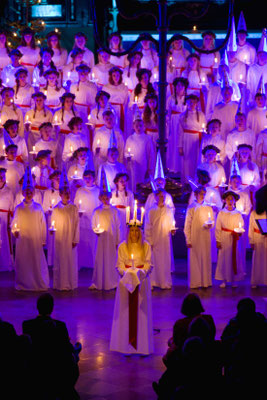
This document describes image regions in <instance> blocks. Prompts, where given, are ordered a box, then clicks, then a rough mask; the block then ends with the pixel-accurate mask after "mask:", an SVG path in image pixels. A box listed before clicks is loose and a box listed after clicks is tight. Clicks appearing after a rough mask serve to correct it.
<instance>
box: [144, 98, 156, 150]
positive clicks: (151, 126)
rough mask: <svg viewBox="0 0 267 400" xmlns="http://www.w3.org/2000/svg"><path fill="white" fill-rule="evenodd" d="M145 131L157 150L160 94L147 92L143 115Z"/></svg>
mask: <svg viewBox="0 0 267 400" xmlns="http://www.w3.org/2000/svg"><path fill="white" fill-rule="evenodd" d="M142 118H143V121H144V124H145V132H146V134H147V135H148V136H150V137H151V139H152V142H153V144H154V149H155V151H156V149H157V146H158V143H157V140H158V138H159V130H158V96H157V95H156V94H153V93H151V94H147V95H146V97H145V108H144V111H143V115H142Z"/></svg>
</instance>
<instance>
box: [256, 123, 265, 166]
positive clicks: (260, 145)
mask: <svg viewBox="0 0 267 400" xmlns="http://www.w3.org/2000/svg"><path fill="white" fill-rule="evenodd" d="M256 160H257V165H258V167H259V169H260V170H261V171H264V170H265V169H266V170H267V129H265V130H264V131H263V132H261V133H260V134H259V136H258V139H257V143H256Z"/></svg>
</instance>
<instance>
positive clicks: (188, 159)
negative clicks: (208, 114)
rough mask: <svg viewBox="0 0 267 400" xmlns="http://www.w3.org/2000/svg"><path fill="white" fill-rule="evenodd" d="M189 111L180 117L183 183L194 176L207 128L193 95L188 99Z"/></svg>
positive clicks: (195, 97)
mask: <svg viewBox="0 0 267 400" xmlns="http://www.w3.org/2000/svg"><path fill="white" fill-rule="evenodd" d="M186 104H187V110H186V111H185V112H184V113H182V114H181V115H180V118H179V125H178V148H179V155H180V156H181V157H182V170H181V178H182V181H184V180H185V178H186V177H188V176H191V177H192V176H194V174H195V171H196V168H197V163H198V158H199V149H200V144H201V137H202V132H203V129H204V128H203V127H205V126H206V118H205V114H204V113H203V112H202V111H199V110H197V104H198V97H197V96H196V95H193V94H191V95H190V96H187V98H186Z"/></svg>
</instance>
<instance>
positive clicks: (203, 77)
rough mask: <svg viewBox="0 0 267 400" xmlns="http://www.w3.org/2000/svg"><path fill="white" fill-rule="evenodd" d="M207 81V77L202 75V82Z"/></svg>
mask: <svg viewBox="0 0 267 400" xmlns="http://www.w3.org/2000/svg"><path fill="white" fill-rule="evenodd" d="M205 82H206V78H205V76H202V84H203V85H204V84H205Z"/></svg>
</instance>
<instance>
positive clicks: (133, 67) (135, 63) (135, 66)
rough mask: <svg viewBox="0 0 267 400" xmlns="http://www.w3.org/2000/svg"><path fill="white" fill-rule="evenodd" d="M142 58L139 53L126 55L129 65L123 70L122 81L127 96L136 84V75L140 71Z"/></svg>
mask: <svg viewBox="0 0 267 400" xmlns="http://www.w3.org/2000/svg"><path fill="white" fill-rule="evenodd" d="M142 57H143V54H142V53H141V52H140V51H133V52H131V53H129V54H128V60H129V65H128V66H127V67H125V68H124V70H123V74H122V79H123V82H124V84H125V85H126V86H127V88H128V92H129V94H131V93H132V92H133V90H134V88H135V87H136V85H137V84H138V78H137V76H136V73H137V71H138V70H139V69H140V66H141V59H142Z"/></svg>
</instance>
